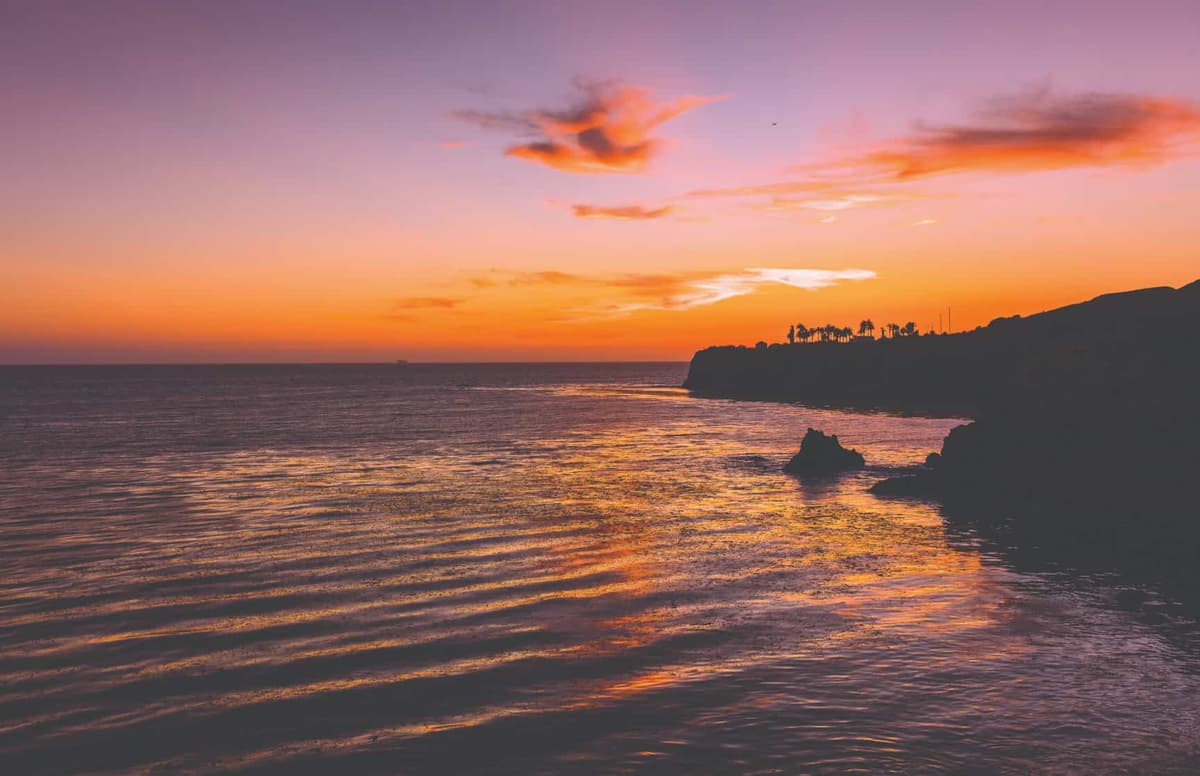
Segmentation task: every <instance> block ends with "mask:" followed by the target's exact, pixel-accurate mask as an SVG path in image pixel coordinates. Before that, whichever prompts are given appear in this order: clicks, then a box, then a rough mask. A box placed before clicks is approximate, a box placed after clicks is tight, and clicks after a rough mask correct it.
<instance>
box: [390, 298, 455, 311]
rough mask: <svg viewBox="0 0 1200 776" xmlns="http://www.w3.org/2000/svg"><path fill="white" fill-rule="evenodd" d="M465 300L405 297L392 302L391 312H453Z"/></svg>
mask: <svg viewBox="0 0 1200 776" xmlns="http://www.w3.org/2000/svg"><path fill="white" fill-rule="evenodd" d="M465 301H466V300H465V299H461V298H457V297H445V296H406V297H402V298H400V299H393V300H392V310H393V311H398V310H453V309H454V308H456V307H458V306H459V305H460V304H462V303H463V302H465Z"/></svg>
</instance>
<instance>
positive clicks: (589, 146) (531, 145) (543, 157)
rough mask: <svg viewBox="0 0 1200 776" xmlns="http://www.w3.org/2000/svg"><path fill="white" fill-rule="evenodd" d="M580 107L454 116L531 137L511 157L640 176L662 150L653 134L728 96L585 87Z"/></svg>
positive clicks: (599, 85)
mask: <svg viewBox="0 0 1200 776" xmlns="http://www.w3.org/2000/svg"><path fill="white" fill-rule="evenodd" d="M577 88H578V90H579V92H580V94H579V96H578V99H577V102H576V104H575V105H574V106H573V107H571V108H567V109H565V110H530V111H523V112H517V113H493V112H487V111H477V110H463V111H458V112H456V113H455V114H454V115H455V116H456V117H457V118H459V119H461V120H463V121H467V122H470V123H472V124H475V125H476V126H478V127H481V128H483V129H489V130H498V131H505V132H510V133H514V134H518V135H527V136H530V137H531V138H532V139H531V140H530V141H529V142H524V143H519V144H517V145H513V146H510V147H509V148H508V150H507V151H506V152H505V153H506V154H508V155H509V156H512V157H515V158H518V159H525V160H526V161H530V162H536V163H538V164H544V165H546V166H548V167H553V168H554V169H557V170H562V171H564V172H574V173H636V172H640V171H641V170H642V169H643V168H644V167H645V165H646V163H647V162H648V161H649V160H650V159H651V158H652V157H654V156H655V155H656V154H657V153H658V152H659V151H660V150H661V149H662V147H663V144H664V140H663V139H662V138H661V137H656V136H654V135H653V134H652V133H653V132H654V131H655V130H656V129H657V128H658V127H659V126H661V125H662V124H664V123H666V122H667V121H670V120H671V119H673V118H676V117H677V116H679V115H681V114H683V113H685V112H687V111H689V110H691V109H692V108H696V107H699V106H701V105H705V104H707V103H710V102H714V101H717V100H720V99H723V97H702V96H691V95H689V96H684V97H679V98H677V99H675V100H672V101H669V102H665V103H658V102H656V101H655V100H654V98H653V96H652V95H651V93H650V92H649V91H648V90H647V89H644V88H641V87H637V86H630V85H624V84H618V83H613V82H603V83H590V84H585V83H580V84H577Z"/></svg>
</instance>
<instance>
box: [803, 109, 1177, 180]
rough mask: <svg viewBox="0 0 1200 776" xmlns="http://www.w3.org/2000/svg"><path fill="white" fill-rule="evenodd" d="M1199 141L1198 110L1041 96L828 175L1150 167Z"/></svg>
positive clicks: (919, 132)
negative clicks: (855, 171) (856, 171)
mask: <svg viewBox="0 0 1200 776" xmlns="http://www.w3.org/2000/svg"><path fill="white" fill-rule="evenodd" d="M1197 141H1200V108H1198V107H1197V106H1196V105H1195V104H1193V103H1190V102H1187V101H1184V100H1177V99H1171V98H1165V97H1151V96H1139V95H1130V94H1109V93H1101V92H1091V93H1083V94H1075V95H1054V94H1051V93H1050V92H1049V90H1046V89H1041V90H1035V91H1030V92H1026V93H1023V94H1020V95H1017V96H1015V97H1007V98H1001V99H998V100H993V101H992V102H991V104H990V105H988V106H987V108H986V109H985V110H983V111H981V112H979V113H978V114H977V120H976V121H975V122H974V123H968V124H950V125H928V124H918V125H917V127H916V130H915V131H914V133H913V134H912V135H910V136H908V137H902V138H898V139H896V140H893V141H891V142H888V143H884V144H882V145H881V146H879V147H877V148H874V149H871V150H868V151H867V152H865V153H863V154H861V155H859V156H856V157H852V158H849V159H846V160H841V161H837V162H835V163H833V164H832V165H826V166H824V167H825V169H829V170H834V171H846V172H850V171H854V170H858V171H859V172H860V173H861V174H862V175H863V176H865V177H867V178H870V179H871V180H875V181H878V180H889V181H907V180H913V179H916V178H924V177H928V176H932V175H940V174H946V173H954V172H1002V173H1003V172H1032V171H1041V170H1060V169H1066V168H1072V167H1104V166H1147V165H1153V164H1158V163H1161V162H1164V161H1166V160H1168V159H1170V158H1172V157H1174V156H1177V155H1179V154H1180V153H1182V152H1184V151H1185V150H1186V149H1187V147H1188V146H1190V145H1193V144H1195V143H1196V142H1197Z"/></svg>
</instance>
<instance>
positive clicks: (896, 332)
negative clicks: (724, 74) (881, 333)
mask: <svg viewBox="0 0 1200 776" xmlns="http://www.w3.org/2000/svg"><path fill="white" fill-rule="evenodd" d="M887 330H888V336H889V337H892V338H893V339H895V338H896V337H899V336H900V324H898V323H889V324H888V325H887Z"/></svg>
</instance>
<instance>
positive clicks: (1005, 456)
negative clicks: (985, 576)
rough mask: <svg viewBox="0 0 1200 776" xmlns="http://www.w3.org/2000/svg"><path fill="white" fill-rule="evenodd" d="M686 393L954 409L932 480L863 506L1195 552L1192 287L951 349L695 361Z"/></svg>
mask: <svg viewBox="0 0 1200 776" xmlns="http://www.w3.org/2000/svg"><path fill="white" fill-rule="evenodd" d="M685 385H686V387H688V388H690V389H691V390H692V391H694V392H695V393H697V394H700V395H709V396H712V395H717V396H728V397H743V398H763V399H782V400H790V401H803V402H806V403H834V404H850V405H856V404H875V405H883V406H889V407H893V408H898V409H907V410H912V411H920V410H922V409H929V408H938V407H942V408H951V407H952V408H966V409H968V410H969V412H970V414H972V415H973V416H974V417H975V418H976V422H974V423H971V424H969V425H966V426H961V427H959V428H957V429H955V430H954V431H952V432H951V433H950V435H949V436H948V437H947V438H946V440H945V442H944V445H943V448H942V451H941V455H940V457H934V458H933V459H932V461H933V465H932V466H927V467H924V468H923V470H922V471H920V472H918V473H917V474H915V475H914V476H912V477H909V478H897V479H895V480H891V481H886V482H884V483H881V484H880V485H879V486H877V488H876V492H878V493H880V494H885V495H911V496H921V497H929V496H932V497H937V498H939V499H941V500H943V501H944V502H946V503H948V504H951V503H952V504H955V505H959V506H961V505H963V504H974V505H980V504H986V505H987V507H988V510H986V511H988V512H990V513H991V514H993V515H996V514H998V515H1004V516H1006V517H1005V519H1007V517H1008V516H1011V515H1014V514H1015V515H1021V516H1025V517H1026V518H1028V519H1033V518H1032V517H1031V516H1032V515H1034V514H1037V515H1039V516H1040V517H1038V518H1037V519H1039V520H1045V521H1051V522H1055V523H1058V524H1060V525H1063V526H1067V525H1073V526H1078V525H1084V524H1086V525H1087V526H1088V527H1089V530H1092V531H1100V532H1101V533H1102V534H1103V535H1105V536H1107V537H1110V538H1113V537H1116V536H1118V535H1120V534H1122V533H1128V531H1127V529H1129V528H1134V529H1136V530H1137V532H1139V533H1140V534H1141V535H1155V536H1163V535H1170V536H1175V537H1180V536H1184V537H1187V538H1188V540H1189V541H1191V542H1193V544H1192V545H1191V546H1192V547H1195V546H1196V545H1195V541H1196V540H1197V537H1200V529H1198V527H1197V523H1198V521H1197V520H1196V509H1195V507H1194V503H1195V496H1194V493H1192V492H1191V491H1193V490H1194V487H1195V486H1194V484H1193V483H1194V482H1196V481H1197V478H1198V477H1200V281H1197V282H1195V283H1192V284H1190V285H1187V286H1184V287H1182V288H1179V289H1172V288H1165V287H1164V288H1149V289H1144V290H1140V291H1130V292H1126V293H1119V294H1108V295H1105V296H1101V297H1098V298H1096V299H1093V300H1091V301H1089V302H1083V303H1081V304H1075V305H1070V306H1068V307H1063V308H1059V309H1056V310H1050V311H1048V312H1044V313H1039V314H1037V315H1032V316H1029V317H1027V318H1019V317H1014V318H1003V319H998V320H996V321H993V322H992V323H991V324H990V325H988V326H987V327H985V328H981V329H977V330H975V331H973V332H968V333H963V334H955V335H950V336H924V337H912V338H907V339H906V338H900V339H896V340H886V341H855V342H850V343H846V344H830V343H823V344H811V345H781V346H772V347H768V348H764V349H757V350H752V349H747V348H730V347H724V348H709V349H707V350H704V351H701V352H699V353H697V354H696V356H695V358H694V359H693V361H692V365H691V369H690V370H689V375H688V379H687V382H686V383H685ZM1031 505H1033V506H1036V509H1031V508H1029V507H1030V506H1031ZM952 511H953V510H952ZM957 511H958V513H960V514H973V515H979V514H983V511H981V510H980V509H978V508H969V509H965V510H964V509H959V510H957ZM1114 540H1115V539H1114Z"/></svg>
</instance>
